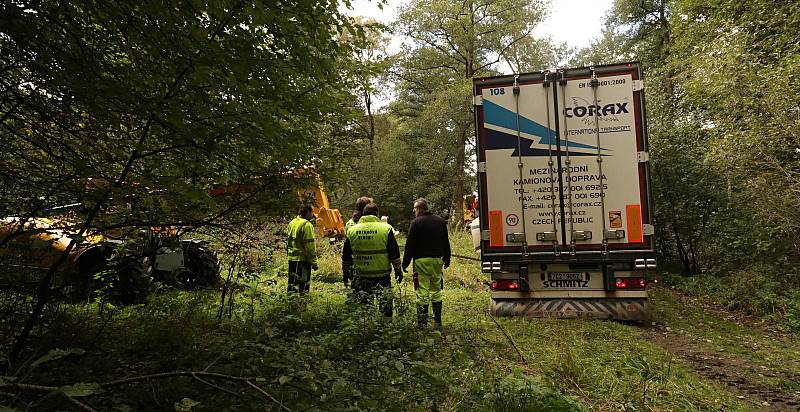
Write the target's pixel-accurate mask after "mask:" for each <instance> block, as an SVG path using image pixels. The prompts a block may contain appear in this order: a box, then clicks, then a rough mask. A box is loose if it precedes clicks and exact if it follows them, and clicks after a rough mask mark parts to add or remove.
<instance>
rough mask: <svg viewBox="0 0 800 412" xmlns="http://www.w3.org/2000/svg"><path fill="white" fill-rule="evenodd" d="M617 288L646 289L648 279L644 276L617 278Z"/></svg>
mask: <svg viewBox="0 0 800 412" xmlns="http://www.w3.org/2000/svg"><path fill="white" fill-rule="evenodd" d="M616 285H617V289H644V288H646V287H647V281H646V280H645V279H644V278H617V281H616Z"/></svg>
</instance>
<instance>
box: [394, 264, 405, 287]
mask: <svg viewBox="0 0 800 412" xmlns="http://www.w3.org/2000/svg"><path fill="white" fill-rule="evenodd" d="M394 278H395V280H397V284H398V285H399V284H400V283H402V282H403V271H402V270H400V268H395V270H394Z"/></svg>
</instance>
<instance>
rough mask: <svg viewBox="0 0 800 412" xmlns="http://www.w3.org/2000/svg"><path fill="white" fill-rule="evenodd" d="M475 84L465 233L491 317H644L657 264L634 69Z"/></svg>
mask: <svg viewBox="0 0 800 412" xmlns="http://www.w3.org/2000/svg"><path fill="white" fill-rule="evenodd" d="M473 85H474V104H475V125H476V135H477V142H478V153H477V160H478V167H477V170H478V195H479V201H480V203H479V214H480V219H479V222H480V223H479V225H473V226H476V227H475V229H474V230H476V231H479V232H477V233H476V235H477V236H476V238H477V239H478V241H479V243H480V250H481V261H482V270H483V272H488V273H490V274H491V278H492V288H491V289H492V302H491V310H492V313H494V314H496V315H508V316H553V317H590V318H606V319H620V320H647V319H649V317H650V308H649V304H648V299H647V285H648V283H649V282H650V281H651V280H652V279H653V276H654V274H655V269H656V259H655V251H654V246H653V225H652V220H651V218H652V215H653V214H652V196H651V193H650V175H649V163H648V161H649V157H648V145H647V127H646V123H645V107H644V86H643V80H642V71H641V69H640V67H639V65H638V63H624V64H615V65H607V66H595V67H588V68H575V69H557V70H546V71H542V72H540V73H529V74H520V75H512V76H497V77H486V78H476V79H474V80H473Z"/></svg>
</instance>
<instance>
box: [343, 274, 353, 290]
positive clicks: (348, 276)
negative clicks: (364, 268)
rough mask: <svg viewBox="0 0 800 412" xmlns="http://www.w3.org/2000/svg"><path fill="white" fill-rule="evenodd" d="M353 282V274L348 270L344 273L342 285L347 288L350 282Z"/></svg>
mask: <svg viewBox="0 0 800 412" xmlns="http://www.w3.org/2000/svg"><path fill="white" fill-rule="evenodd" d="M351 280H353V274H352V273H350V271H349V270H345V271H344V285H345V286H349V285H350V281H351Z"/></svg>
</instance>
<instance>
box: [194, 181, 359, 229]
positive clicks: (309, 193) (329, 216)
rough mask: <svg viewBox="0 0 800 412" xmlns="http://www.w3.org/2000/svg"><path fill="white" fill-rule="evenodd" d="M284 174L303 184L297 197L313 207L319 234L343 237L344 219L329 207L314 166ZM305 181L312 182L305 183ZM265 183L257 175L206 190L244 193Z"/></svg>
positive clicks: (212, 192) (229, 193)
mask: <svg viewBox="0 0 800 412" xmlns="http://www.w3.org/2000/svg"><path fill="white" fill-rule="evenodd" d="M285 175H287V176H292V177H293V178H295V179H296V180H298V181H302V182H303V184H302V185H300V186H301V187H300V188H298V189H297V198H298V200H300V203H303V204H308V205H311V207H312V208H313V209H314V218H315V219H316V223H317V228H318V229H319V234H320V236H322V237H326V238H330V239H336V240H338V239H341V238H343V237H344V220H342V214H341V213H340V212H339V209H333V208H331V204H330V200H329V199H328V194H327V192H326V191H325V184H324V183H323V182H322V178H321V177H320V175H319V172H318V171H317V169H316V167H313V166H306V167H297V168H294V169H291V170H290V171H288V172H286V173H285ZM306 182H308V183H312V184H311V185H306ZM262 184H265V182H264V179H263V178H261V177H257V178H254V179H252V181H251V182H249V183H235V184H229V185H220V186H215V187H213V188H212V189H211V190H209V191H208V194H209V195H210V196H212V197H214V196H229V195H233V194H236V193H245V192H250V191H253V190H256V189H257V188H258V187H259V186H260V185H262Z"/></svg>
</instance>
